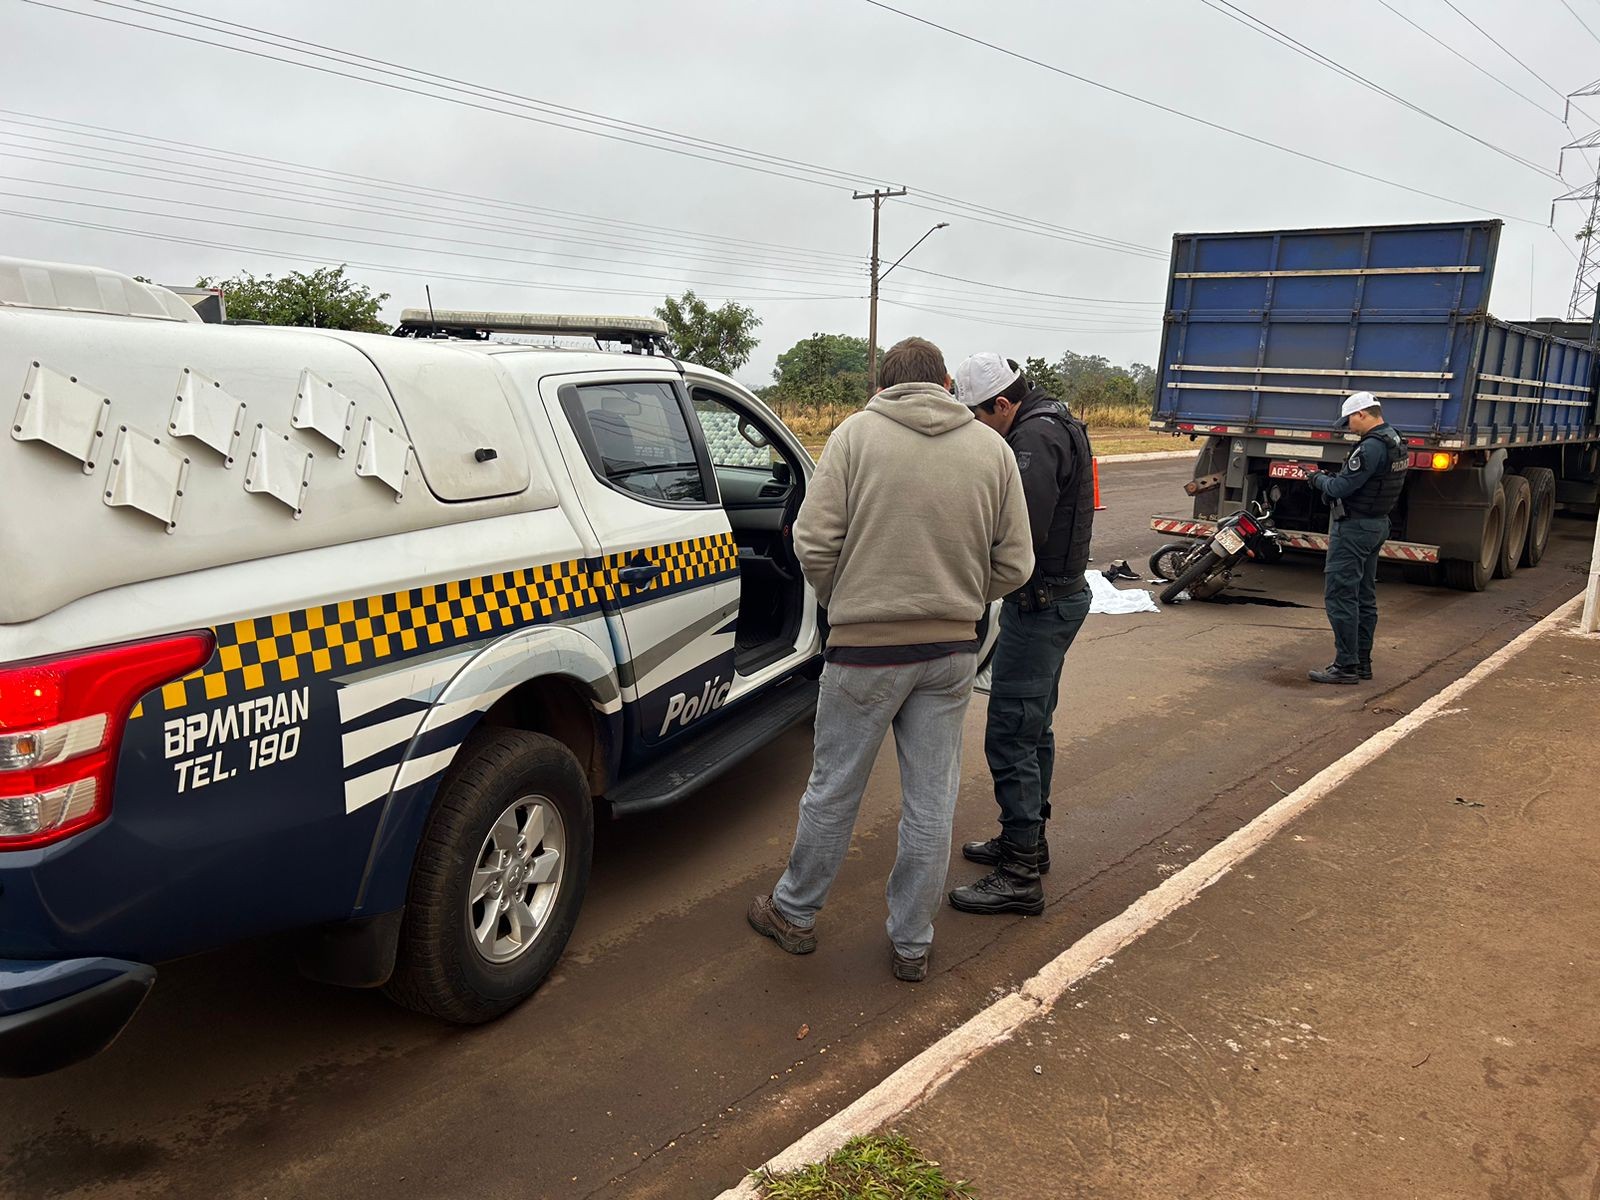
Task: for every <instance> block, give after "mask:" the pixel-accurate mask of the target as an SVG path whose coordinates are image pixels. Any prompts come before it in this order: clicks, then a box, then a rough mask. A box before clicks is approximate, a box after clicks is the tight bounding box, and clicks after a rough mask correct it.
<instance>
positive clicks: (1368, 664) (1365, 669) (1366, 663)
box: [1356, 658, 1372, 679]
mask: <svg viewBox="0 0 1600 1200" xmlns="http://www.w3.org/2000/svg"><path fill="white" fill-rule="evenodd" d="M1356 674H1357V675H1359V676H1361V678H1363V679H1371V678H1372V660H1371V659H1370V658H1364V659H1362V660H1361V664H1360V665H1359V666H1358V667H1356Z"/></svg>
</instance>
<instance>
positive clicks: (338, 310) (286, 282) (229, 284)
mask: <svg viewBox="0 0 1600 1200" xmlns="http://www.w3.org/2000/svg"><path fill="white" fill-rule="evenodd" d="M195 286H196V287H204V288H209V287H220V288H221V289H222V295H223V300H224V302H225V303H226V304H227V306H228V319H229V320H235V321H260V322H262V323H263V324H266V325H303V326H309V327H311V328H313V329H351V330H355V331H358V332H361V333H387V332H388V331H389V326H388V325H386V324H385V323H384V322H383V321H381V320H380V319H379V318H378V310H379V309H380V308H381V307H382V306H383V302H384V301H385V300H387V299H388V298H389V293H388V292H378V293H374V292H373V291H372V289H371V288H369V287H367V286H366V285H365V284H361V283H357V282H355V281H354V280H353V279H348V278H346V277H345V273H344V266H343V265H342V264H341V265H340V266H337V267H318V268H317V269H316V270H314V271H311V272H309V273H307V272H305V271H291V272H289V274H287V275H285V276H284V277H283V278H282V279H275V278H273V277H272V276H271V275H259V276H258V275H252V274H251V273H250V272H248V271H242V272H240V273H239V275H237V276H236V277H234V278H232V279H223V280H214V279H201V280H199V281H198V282H197V283H196V284H195Z"/></svg>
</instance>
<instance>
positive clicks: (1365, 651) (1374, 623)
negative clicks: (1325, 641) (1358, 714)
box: [1322, 517, 1389, 671]
mask: <svg viewBox="0 0 1600 1200" xmlns="http://www.w3.org/2000/svg"><path fill="white" fill-rule="evenodd" d="M1388 537H1389V518H1388V517H1346V518H1344V519H1343V520H1342V521H1335V522H1334V523H1333V536H1332V537H1331V538H1329V540H1328V564H1327V566H1326V567H1325V568H1324V570H1325V572H1326V574H1325V575H1324V577H1323V588H1322V595H1323V600H1324V603H1325V605H1326V607H1327V610H1328V624H1329V625H1331V626H1333V646H1334V651H1335V656H1334V664H1335V665H1336V666H1339V667H1342V668H1344V669H1345V670H1346V671H1354V670H1355V669H1356V668H1357V667H1359V666H1360V665H1361V664H1362V663H1370V662H1371V661H1372V637H1373V634H1374V633H1376V632H1377V628H1378V552H1379V551H1380V550H1382V549H1383V543H1384V542H1385V541H1387V540H1388Z"/></svg>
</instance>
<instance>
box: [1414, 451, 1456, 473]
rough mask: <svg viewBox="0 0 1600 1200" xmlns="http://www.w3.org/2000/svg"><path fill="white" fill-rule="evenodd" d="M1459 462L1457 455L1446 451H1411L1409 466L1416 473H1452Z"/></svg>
mask: <svg viewBox="0 0 1600 1200" xmlns="http://www.w3.org/2000/svg"><path fill="white" fill-rule="evenodd" d="M1460 461H1461V456H1460V455H1459V454H1451V453H1450V452H1449V451H1446V450H1413V451H1412V452H1411V465H1412V467H1413V468H1415V469H1416V470H1418V471H1453V470H1454V469H1455V465H1456V463H1458V462H1460Z"/></svg>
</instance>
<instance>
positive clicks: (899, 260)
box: [878, 221, 950, 283]
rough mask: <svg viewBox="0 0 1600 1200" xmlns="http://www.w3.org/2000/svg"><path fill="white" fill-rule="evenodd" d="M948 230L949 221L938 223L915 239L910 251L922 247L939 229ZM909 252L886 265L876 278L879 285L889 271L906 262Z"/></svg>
mask: <svg viewBox="0 0 1600 1200" xmlns="http://www.w3.org/2000/svg"><path fill="white" fill-rule="evenodd" d="M949 228H950V222H949V221H940V222H939V223H938V224H937V225H935V226H934V227H933V228H932V229H930V230H928V232H927V233H925V234H923V235H922V236H921V237H919V238H918V239H917V240H916V241H914V242H912V243H911V250H915V249H916V248H917V247H918V246H920V245H922V243H923V242H925V241H927V240H928V239H929V238H931V237H932V236H933V235H934V234H935V233H937V232H939V230H941V229H949ZM911 250H907V251H906V252H905V254H902V255H901V256H900V257H899V258H897V259H895V260H894V261H893V262H892V263H890V264H889V265H888V267H886V268H885V269H884V271H883V274H881V275H879V276H878V282H879V283H882V282H883V280H884V277H885V276H886V275H888V274H889V272H890V271H892V270H894V269H895V268H896V267H898V266H899V265H900V264H901V263H903V262H905V260H906V256H907V255H909V254H910V253H911Z"/></svg>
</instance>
